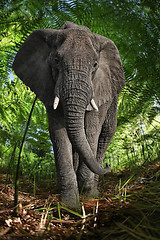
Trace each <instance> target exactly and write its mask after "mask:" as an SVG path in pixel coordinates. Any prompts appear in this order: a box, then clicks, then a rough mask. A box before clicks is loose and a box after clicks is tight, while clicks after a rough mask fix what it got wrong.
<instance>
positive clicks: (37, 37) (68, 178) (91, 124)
mask: <svg viewBox="0 0 160 240" xmlns="http://www.w3.org/2000/svg"><path fill="white" fill-rule="evenodd" d="M13 70H14V71H15V73H16V75H17V76H18V77H19V78H20V79H21V80H22V81H23V82H24V83H25V84H26V86H28V87H30V89H31V90H32V91H33V92H34V93H35V94H36V95H37V97H38V98H39V99H40V100H41V101H42V102H43V103H44V105H45V108H46V112H47V116H48V123H49V133H50V138H51V141H52V143H53V150H54V156H55V165H56V172H57V179H58V186H59V191H60V201H61V202H62V203H63V204H65V205H67V206H69V207H76V206H77V204H80V196H81V194H84V195H85V196H88V197H97V196H98V181H99V175H104V174H106V173H108V172H109V171H110V167H109V166H108V165H107V164H106V167H105V168H103V166H102V163H103V160H104V157H105V152H106V150H107V148H108V146H109V144H110V142H111V140H112V138H113V136H114V134H115V131H116V127H117V101H118V94H119V93H120V92H121V88H122V87H123V86H125V79H124V72H123V67H122V62H121V59H120V55H119V52H118V49H117V47H116V46H115V44H114V42H113V41H112V40H110V39H108V38H106V37H104V36H101V35H99V34H96V33H92V32H91V30H90V29H89V28H88V27H86V26H82V25H78V24H75V23H72V22H69V21H68V22H65V23H64V24H63V25H62V26H61V27H60V29H59V30H55V29H38V30H35V31H33V32H32V33H31V34H30V35H29V36H28V37H27V39H26V40H25V41H24V43H23V44H22V46H21V48H20V49H19V51H18V53H17V55H16V56H15V59H14V62H13Z"/></svg>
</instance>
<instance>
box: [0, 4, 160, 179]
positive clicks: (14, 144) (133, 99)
mask: <svg viewBox="0 0 160 240" xmlns="http://www.w3.org/2000/svg"><path fill="white" fill-rule="evenodd" d="M158 6H159V3H158V1H148V0H144V1H141V0H122V1H119V0H115V1H105V0H102V1H97V0H94V1H92V0H84V1H76V0H73V1H67V0H64V1H52V0H49V1H48V0H47V1H42V0H30V1H27V0H23V1H22V0H2V1H1V3H0V56H1V57H0V59H1V62H0V91H1V95H0V167H1V168H2V169H3V170H4V171H5V172H7V173H10V174H12V175H14V174H15V166H16V164H17V158H18V154H19V148H20V145H21V141H22V138H23V134H24V131H25V127H26V122H27V120H28V116H29V113H30V110H31V107H32V104H33V101H34V98H35V95H34V93H32V92H31V91H30V89H28V88H26V87H25V86H24V85H23V83H22V82H21V81H20V80H19V79H18V78H17V77H16V76H15V74H14V73H13V71H12V62H13V59H14V56H15V55H16V52H17V51H18V49H19V47H20V46H21V44H22V43H23V41H24V40H25V39H26V37H27V36H28V35H29V34H30V33H31V32H32V31H34V30H36V29H39V28H54V29H59V27H60V26H61V25H62V24H63V22H64V21H66V20H67V21H73V22H75V23H78V24H82V25H86V26H88V27H89V28H90V29H91V31H92V32H94V33H99V34H101V35H104V36H106V37H108V38H110V39H112V40H113V41H114V42H115V43H116V45H117V47H118V49H119V52H120V55H121V58H122V62H123V67H124V72H125V80H126V87H125V88H123V90H122V92H121V94H120V96H119V106H118V128H117V131H116V135H115V137H114V139H113V141H112V143H111V145H110V147H109V148H108V150H107V152H106V161H108V162H109V164H110V165H111V167H112V169H121V168H122V167H127V168H128V167H129V168H131V167H132V166H133V165H135V164H141V163H143V162H144V161H147V160H153V159H155V158H158V157H159V154H160V152H159V149H160V133H159V129H160V128H159V126H160V77H159V75H160V74H159V73H160V63H159V60H160V51H159V50H160V39H159V30H160V29H159V28H160V20H159V19H160V18H159V7H158ZM20 170H21V173H22V174H23V175H24V176H26V177H31V175H32V177H33V176H34V175H36V177H37V178H38V176H41V177H43V176H44V177H45V178H46V177H49V178H52V177H54V175H55V168H54V155H53V151H52V144H51V142H50V138H49V133H48V123H47V117H46V112H45V109H44V106H43V104H42V103H41V102H40V101H39V100H37V101H36V105H35V107H34V111H33V114H32V118H31V122H30V126H29V129H28V132H27V137H26V140H25V144H24V147H23V153H22V160H21V165H20ZM31 170H32V171H31Z"/></svg>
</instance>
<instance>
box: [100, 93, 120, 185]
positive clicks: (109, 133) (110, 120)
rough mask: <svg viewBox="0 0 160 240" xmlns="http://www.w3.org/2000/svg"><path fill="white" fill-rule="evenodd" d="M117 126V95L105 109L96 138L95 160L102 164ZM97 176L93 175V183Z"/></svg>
mask: <svg viewBox="0 0 160 240" xmlns="http://www.w3.org/2000/svg"><path fill="white" fill-rule="evenodd" d="M116 127H117V97H115V98H114V99H113V101H112V103H111V106H110V108H109V109H108V111H107V114H106V118H105V121H104V123H103V126H102V130H101V133H100V136H99V140H98V147H97V156H96V158H97V161H98V162H99V164H100V165H102V163H103V160H104V157H105V153H106V150H107V148H108V146H109V145H110V143H111V141H112V138H113V136H114V134H115V131H116ZM98 180H99V176H98V175H95V185H97V184H98Z"/></svg>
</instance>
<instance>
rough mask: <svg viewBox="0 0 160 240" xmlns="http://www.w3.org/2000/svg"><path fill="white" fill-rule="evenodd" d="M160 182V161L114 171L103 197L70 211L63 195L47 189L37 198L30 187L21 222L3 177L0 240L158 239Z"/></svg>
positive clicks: (104, 183) (21, 201)
mask: <svg viewBox="0 0 160 240" xmlns="http://www.w3.org/2000/svg"><path fill="white" fill-rule="evenodd" d="M159 180H160V161H158V160H156V161H154V162H149V163H147V164H145V165H142V166H141V167H135V168H134V169H133V170H128V169H124V170H123V171H119V172H111V173H109V174H108V175H106V176H104V177H102V178H101V179H100V184H99V188H100V192H101V197H100V198H99V199H87V198H85V197H84V196H82V197H81V209H68V208H67V207H66V206H64V205H63V204H62V203H61V202H59V201H58V199H59V195H58V194H53V193H51V191H50V193H49V194H48V195H47V192H44V188H43V187H42V189H40V187H39V193H38V194H37V195H36V196H35V197H34V196H33V194H31V193H30V192H29V191H28V192H27V193H26V192H25V186H24V188H22V189H21V191H19V205H18V214H19V215H18V217H15V216H14V215H13V212H14V207H13V203H14V190H13V188H12V185H11V184H6V175H4V174H0V239H4V240H7V239H9V240H10V239H16V240H18V239H63V240H65V239H73V240H74V239H77V240H80V239H82V240H85V239H86V240H87V239H92V240H93V239H103V240H105V239H107V240H108V239H116V240H124V239H128V240H132V239H140V240H141V239H146V240H158V239H160V181H159ZM52 190H53V189H52ZM46 191H47V190H46ZM55 191H56V190H55Z"/></svg>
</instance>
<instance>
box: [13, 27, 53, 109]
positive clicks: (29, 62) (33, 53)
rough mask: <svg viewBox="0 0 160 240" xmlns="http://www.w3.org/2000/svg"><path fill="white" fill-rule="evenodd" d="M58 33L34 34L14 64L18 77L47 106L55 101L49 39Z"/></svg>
mask: <svg viewBox="0 0 160 240" xmlns="http://www.w3.org/2000/svg"><path fill="white" fill-rule="evenodd" d="M56 32H57V31H56V30H52V29H45V30H36V31H34V32H32V33H31V34H30V35H29V37H28V38H27V39H26V40H25V41H24V43H23V44H22V46H21V48H20V50H19V51H18V53H17V55H16V57H15V59H14V62H13V70H14V71H15V73H16V75H17V76H18V77H19V78H20V79H21V80H22V81H23V82H24V83H25V84H26V85H27V86H29V87H30V89H31V90H32V91H33V92H35V94H36V95H37V97H38V98H39V99H40V100H41V101H42V102H43V103H44V104H45V105H51V104H53V100H54V96H53V95H54V81H53V78H52V72H51V68H50V66H49V55H50V52H51V50H50V46H49V45H48V39H49V37H50V36H53V34H55V33H56Z"/></svg>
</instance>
